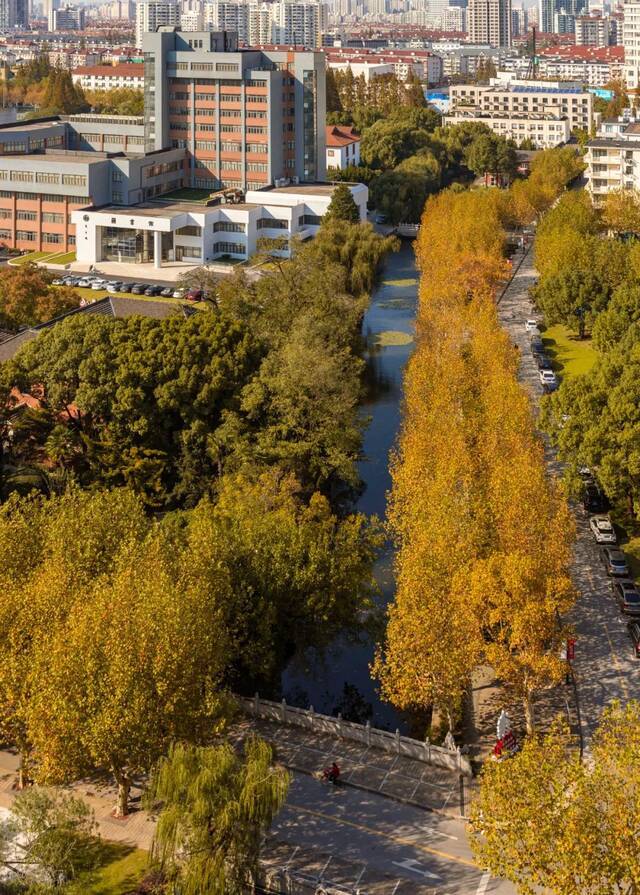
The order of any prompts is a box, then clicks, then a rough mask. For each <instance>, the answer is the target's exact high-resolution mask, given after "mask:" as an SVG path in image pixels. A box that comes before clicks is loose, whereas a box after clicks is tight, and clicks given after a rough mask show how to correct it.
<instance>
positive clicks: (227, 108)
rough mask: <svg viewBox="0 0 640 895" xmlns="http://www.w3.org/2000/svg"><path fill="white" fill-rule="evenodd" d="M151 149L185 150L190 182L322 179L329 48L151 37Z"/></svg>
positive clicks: (167, 32)
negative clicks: (269, 48)
mask: <svg viewBox="0 0 640 895" xmlns="http://www.w3.org/2000/svg"><path fill="white" fill-rule="evenodd" d="M143 50H144V60H145V61H144V64H145V110H144V113H145V128H146V129H145V149H146V151H147V152H153V151H156V150H159V149H164V148H166V147H174V148H182V149H186V150H187V159H188V183H187V185H188V186H191V187H194V188H198V189H208V190H210V191H215V190H217V189H220V188H227V187H236V188H239V189H243V190H245V191H246V190H256V189H261V188H263V187H266V186H268V185H269V184H273V183H274V182H276V183H277V182H278V181H280V180H285V179H286V180H289V179H291V180H293V181H294V182H296V180H300V181H316V180H323V179H324V177H325V173H326V168H325V165H326V151H325V150H326V147H325V59H324V54H323V53H321V52H317V51H316V52H311V51H309V52H307V51H304V52H294V51H293V50H282V51H268V52H266V51H261V50H250V49H249V50H239V49H238V46H237V35H235V34H230V33H228V32H209V31H204V32H199V33H197V32H193V33H182V32H180V31H174V30H173V29H172V28H160V30H158V31H156V32H155V33H147V34H145V35H144V38H143Z"/></svg>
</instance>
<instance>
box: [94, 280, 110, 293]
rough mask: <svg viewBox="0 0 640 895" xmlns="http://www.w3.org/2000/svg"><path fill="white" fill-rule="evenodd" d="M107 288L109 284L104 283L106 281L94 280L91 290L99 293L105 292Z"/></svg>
mask: <svg viewBox="0 0 640 895" xmlns="http://www.w3.org/2000/svg"><path fill="white" fill-rule="evenodd" d="M106 286H107V284H106V283H105V282H104V280H94V281H93V283H92V284H91V288H92V289H93V290H94V291H95V292H98V291H99V290H104V289H105V288H106Z"/></svg>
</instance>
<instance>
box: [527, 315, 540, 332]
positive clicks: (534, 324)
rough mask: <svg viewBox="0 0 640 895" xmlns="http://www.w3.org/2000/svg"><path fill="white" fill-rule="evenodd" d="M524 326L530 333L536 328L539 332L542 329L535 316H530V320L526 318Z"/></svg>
mask: <svg viewBox="0 0 640 895" xmlns="http://www.w3.org/2000/svg"><path fill="white" fill-rule="evenodd" d="M524 328H525V329H526V331H527V332H528V333H531V332H533V331H534V330H536V331H537V332H540V330H539V328H538V321H537V320H534V319H533V317H530V318H529V320H525V323H524Z"/></svg>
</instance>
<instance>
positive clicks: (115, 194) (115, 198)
mask: <svg viewBox="0 0 640 895" xmlns="http://www.w3.org/2000/svg"><path fill="white" fill-rule="evenodd" d="M111 201H112V202H115V203H117V204H118V205H119V204H120V203H121V202H122V193H121V192H120V191H119V190H111Z"/></svg>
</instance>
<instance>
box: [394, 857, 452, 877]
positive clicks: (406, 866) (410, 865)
mask: <svg viewBox="0 0 640 895" xmlns="http://www.w3.org/2000/svg"><path fill="white" fill-rule="evenodd" d="M391 863H392V864H393V865H394V866H395V867H402V869H403V870H410V871H411V872H412V873H417V874H418V876H423V877H424V878H425V879H432V880H435V881H436V882H437V883H440V882H442V877H441V876H438V874H437V873H431V871H430V870H423V869H422V867H421V865H420V864H418V862H417V861H416V860H415V859H414V858H407V859H406V861H392V862H391ZM416 864H417V865H418V866H417V867H416Z"/></svg>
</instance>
